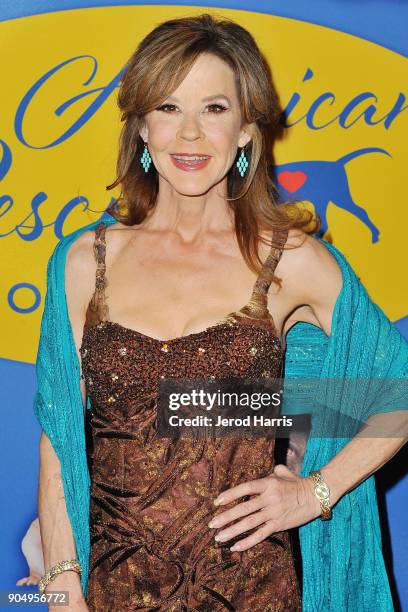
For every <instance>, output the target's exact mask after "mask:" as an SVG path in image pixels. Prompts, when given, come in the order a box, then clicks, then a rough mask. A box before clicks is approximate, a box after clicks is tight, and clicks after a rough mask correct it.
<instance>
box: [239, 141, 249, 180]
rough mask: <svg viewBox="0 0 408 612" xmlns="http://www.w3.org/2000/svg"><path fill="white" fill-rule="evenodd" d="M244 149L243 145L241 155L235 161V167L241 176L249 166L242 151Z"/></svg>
mask: <svg viewBox="0 0 408 612" xmlns="http://www.w3.org/2000/svg"><path fill="white" fill-rule="evenodd" d="M244 149H245V147H242V149H241V155H240V156H239V159H238V161H237V168H238V170H239V173H240V175H241V176H245V173H246V171H247V168H248V166H249V164H248V159H247V157H246V155H245V153H244Z"/></svg>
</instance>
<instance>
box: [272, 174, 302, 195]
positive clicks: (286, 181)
mask: <svg viewBox="0 0 408 612" xmlns="http://www.w3.org/2000/svg"><path fill="white" fill-rule="evenodd" d="M306 180H307V174H305V173H304V172H301V171H300V170H298V171H297V172H291V171H290V170H285V171H284V172H280V173H279V174H278V182H279V183H280V184H281V185H282V187H283V188H284V189H286V191H289V193H294V192H295V191H297V190H298V189H300V188H301V187H302V185H304V184H305V183H306Z"/></svg>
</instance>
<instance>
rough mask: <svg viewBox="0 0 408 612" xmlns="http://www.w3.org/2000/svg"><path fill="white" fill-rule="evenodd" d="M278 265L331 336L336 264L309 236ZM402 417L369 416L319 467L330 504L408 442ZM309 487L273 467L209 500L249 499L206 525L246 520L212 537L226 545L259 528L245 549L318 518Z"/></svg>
mask: <svg viewBox="0 0 408 612" xmlns="http://www.w3.org/2000/svg"><path fill="white" fill-rule="evenodd" d="M284 257H286V261H285V260H284ZM281 261H282V263H283V265H282V266H281V267H280V269H279V271H277V274H278V275H281V277H282V278H283V279H284V283H285V286H284V291H285V297H286V299H287V302H288V303H291V304H293V303H296V304H299V305H305V304H307V305H308V306H309V307H310V308H311V309H312V311H313V316H314V318H315V319H316V321H317V322H318V323H319V325H320V327H321V328H322V329H323V330H324V331H325V332H326V334H327V335H330V332H331V320H332V314H333V309H334V305H335V303H336V300H337V297H338V294H339V291H340V289H341V285H342V277H341V271H340V269H339V267H338V264H337V262H336V261H335V260H334V258H333V256H332V255H331V254H330V253H329V252H328V251H327V249H326V248H325V247H324V246H323V245H321V244H320V243H319V242H318V241H316V240H314V239H313V238H307V239H306V241H305V243H304V245H303V246H302V247H300V248H299V249H295V250H293V251H288V252H286V253H285V254H284V256H282V260H281ZM284 261H285V263H284ZM283 268H285V270H284V269H283ZM289 311H290V310H289ZM294 319H295V317H294ZM407 415H408V412H407V411H398V412H393V413H388V414H377V415H373V416H371V417H370V418H369V419H368V420H367V424H366V427H365V428H364V430H363V431H361V432H360V433H359V434H358V435H356V436H355V437H354V438H353V439H352V440H351V441H350V442H349V443H347V444H346V445H345V446H344V447H343V448H342V449H341V451H339V452H338V453H337V454H336V455H335V456H334V457H333V458H332V459H331V460H330V461H329V462H328V463H327V464H326V465H325V466H322V467H321V473H322V475H323V478H324V479H325V481H326V482H327V484H328V486H329V488H330V501H331V505H332V506H333V505H334V504H335V503H337V501H338V500H339V499H340V498H341V497H342V496H343V495H344V494H345V493H347V492H348V491H350V490H351V489H353V488H354V487H356V486H357V485H358V484H360V483H361V482H363V481H364V480H365V479H366V478H368V477H369V476H370V475H372V474H373V473H374V472H376V471H377V470H378V469H379V468H380V467H381V466H383V465H384V464H385V463H387V461H389V460H390V459H391V458H392V457H393V456H394V455H395V454H396V453H397V452H398V450H399V449H400V448H401V447H402V446H403V445H404V444H405V443H406V442H407V440H408V417H407ZM385 427H386V428H387V437H384V436H383V437H374V436H375V435H377V436H378V432H384V431H385ZM313 489H314V484H313V482H312V480H311V478H310V477H306V478H302V477H299V476H297V475H296V474H293V473H292V472H291V471H290V470H289V469H288V468H287V467H286V466H284V465H277V466H276V467H275V470H274V472H273V474H271V475H270V476H268V477H266V478H262V479H258V480H254V481H250V482H247V483H243V484H242V485H238V486H236V487H233V488H232V489H229V490H227V491H224V492H223V493H221V495H219V496H218V498H217V499H216V500H215V502H214V503H215V504H216V505H217V506H223V505H225V504H229V503H231V502H233V501H235V500H237V499H239V498H240V497H243V496H247V495H250V496H252V497H251V499H250V500H249V501H246V502H243V503H240V504H238V505H236V506H235V507H234V508H231V509H230V510H226V511H224V512H222V513H221V514H218V515H217V516H216V518H214V519H213V520H212V521H211V522H210V523H209V526H210V527H213V528H221V527H224V526H227V525H228V524H229V523H230V522H231V521H234V520H236V519H240V518H242V517H246V518H242V520H241V521H239V522H237V523H236V524H234V525H233V526H230V527H227V528H225V529H223V530H222V531H220V532H219V533H217V535H216V540H217V541H227V540H229V539H231V538H232V537H234V536H237V535H240V534H241V533H244V532H245V531H248V530H250V529H254V528H256V527H259V528H258V529H257V530H256V531H255V532H254V533H252V534H251V535H250V536H248V537H246V538H244V539H242V540H240V541H239V542H237V543H236V544H235V545H234V550H246V549H248V548H250V547H252V546H254V545H255V544H257V543H258V542H261V541H262V540H264V539H265V538H266V537H268V536H269V535H271V534H272V533H274V532H276V531H281V530H286V529H290V528H292V527H296V526H299V525H303V524H305V523H307V522H308V521H310V520H312V519H314V518H316V517H318V516H319V515H320V514H321V508H320V503H319V501H318V499H317V498H316V496H315V495H314V492H313ZM248 515H250V516H248Z"/></svg>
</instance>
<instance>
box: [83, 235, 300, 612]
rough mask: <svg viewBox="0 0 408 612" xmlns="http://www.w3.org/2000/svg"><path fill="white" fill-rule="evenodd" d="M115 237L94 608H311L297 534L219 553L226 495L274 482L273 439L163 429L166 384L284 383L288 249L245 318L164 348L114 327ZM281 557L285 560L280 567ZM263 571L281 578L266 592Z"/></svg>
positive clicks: (86, 368)
mask: <svg viewBox="0 0 408 612" xmlns="http://www.w3.org/2000/svg"><path fill="white" fill-rule="evenodd" d="M105 229H106V226H105V225H104V224H102V223H101V224H100V225H99V226H98V227H97V230H96V237H95V255H96V259H97V262H98V266H97V281H96V288H95V294H94V296H93V298H92V300H91V302H90V304H89V307H88V312H87V319H86V324H85V328H84V335H83V341H82V346H81V349H80V351H81V360H82V373H83V377H84V379H85V383H86V390H87V394H88V395H89V398H90V403H91V411H88V412H90V418H89V429H90V440H89V450H88V452H89V463H90V469H91V482H92V490H91V569H90V577H89V579H90V583H89V584H90V589H91V590H90V597H89V602H88V606H89V607H90V608H89V609H90V610H91V609H95V610H97V609H98V610H102V609H116V610H122V609H123V610H136V609H137V610H169V611H170V610H174V611H181V610H200V611H205V610H208V611H209V610H226V609H228V610H231V609H232V610H235V609H236V610H247V609H248V610H249V609H252V610H253V611H254V612H256V611H257V610H259V611H261V610H262V612H263V611H264V610H268V609H269V610H275V609H276V610H278V609H279V610H297V609H299V610H300V608H298V607H297V606H298V605H299V599H298V597H299V594H298V591H297V585H296V578H295V575H294V572H293V567H292V565H291V564H292V557H291V550H290V545H289V540H288V534H287V532H281V533H279V534H274V536H271V537H270V538H268V539H267V540H266V541H265V542H263V543H260V544H259V545H257V546H256V547H254V548H253V549H252V550H251V551H248V552H246V553H239V552H231V551H230V550H229V547H230V546H232V544H233V542H234V541H235V540H234V539H233V540H230V541H229V542H228V543H225V544H222V543H217V542H215V541H214V531H212V530H210V529H209V528H208V526H207V523H208V522H209V520H210V519H211V518H212V517H213V516H214V514H215V512H214V506H213V503H212V500H213V499H214V498H215V497H216V496H217V495H218V494H219V493H220V492H221V491H223V490H225V489H227V488H230V487H232V486H234V485H236V484H239V483H241V482H245V481H247V480H252V479H256V478H261V477H263V476H267V475H268V474H270V473H271V472H272V470H273V467H274V457H273V451H274V440H273V438H270V437H268V438H266V437H265V438H264V437H260V438H256V439H253V438H252V439H246V438H243V439H242V438H241V439H237V438H235V437H231V438H219V439H207V440H206V439H200V440H191V439H190V438H180V439H177V440H174V439H169V438H162V437H159V436H158V435H157V427H156V424H157V395H158V385H159V382H160V379H161V378H162V379H163V378H171V377H177V378H179V379H183V378H189V379H191V378H205V379H208V378H211V377H213V378H227V377H235V376H246V377H253V378H262V377H269V378H274V377H279V376H280V374H281V371H282V367H283V348H282V344H281V341H280V339H279V337H278V335H277V333H276V329H275V326H274V323H273V320H272V317H271V316H270V314H269V312H268V311H267V306H266V304H267V302H266V293H267V288H268V287H269V284H270V282H271V275H272V273H273V269H274V268H275V266H276V264H277V261H278V259H279V257H280V253H281V251H280V250H278V249H273V250H272V251H271V254H270V256H269V258H268V259H267V261H266V262H265V264H264V268H263V270H262V273H261V274H260V276H259V277H258V279H257V282H256V284H255V287H254V292H253V295H252V298H251V300H250V302H249V303H248V304H247V305H246V306H245V307H244V308H243V309H241V310H240V311H238V312H236V313H230V314H229V315H227V316H226V317H225V318H224V319H223V320H222V321H219V322H218V323H217V324H215V325H213V326H210V327H208V328H207V329H205V330H203V331H201V332H197V333H193V334H189V335H187V336H183V337H179V338H175V339H173V340H168V341H166V342H164V341H161V340H157V339H155V338H151V337H149V336H147V335H145V334H142V333H140V332H138V331H136V330H132V329H129V328H126V327H124V326H122V325H120V324H119V323H117V322H113V321H110V320H109V310H108V307H107V304H106V299H105V293H104V290H105V287H106V284H107V283H106V277H105V263H104V261H105ZM284 240H285V237H284V236H282V244H283V243H284ZM241 538H242V536H240V537H239V538H237V539H241ZM271 547H272V548H271ZM269 549H270V550H271V551H272V550H273V551H275V553H274V554H270V555H269V559H268V558H266V557H265V555H267V554H268V550H269ZM276 549H278V550H279V551H280V552H279V555H278V557H277V555H276ZM251 568H252V569H251ZM255 568H258V569H257V571H261V574H262V572H264V573H265V575H267V574H270V581H269V583H268V584H266V585H265V588H263V589H262V590H261V592H255V591H257V588H256V580H255V579H254V577H253V576H254V570H255ZM288 568H289V569H290V568H291V570H290V571H291V572H292V574H291V581H289V583H290V588H289V590H288V589H287V585H286V590H285V589H283V593H282V597H283V598H284V599H285V598H286V599H287V601H288V602H289V601H290V604H289V603H288V605H287V607H280V608H278V607H276V608H275V607H267V606H268V605H269V604H268V602H269V601H270V600H271V597H272V592H273V597H276V592H278V591H279V589H281V588H282V587H281V585H280V583H279V578H278V577H279V575H282V572H286V573H287V572H288ZM115 570H117V571H120V572H121V573H120V574H119V575H120V578H119V577H118V575H117V574H115V575H116V581H118V580H119V579H120V580H123V581H124V583H126V584H127V587H126V588H125V589H124V591H123V593H122V595H121V597H122V598H123V599H122V600H121V604H120V605H121V606H122V607H120V606H119V607H118V606H117V603H118V601H117V599H111V598H113V595H110V594H109V588H108V589H107V587H106V585H107V584H108V586H109V584H110V583H109V580H114V578H113V576H114V573H115ZM98 572H99V573H98ZM98 576H99V578H98ZM132 576H133V578H132ZM251 576H252V578H251ZM251 580H252V584H253V587H254V588H253V593H252V594H251V589H250V588H249V590H248V588H246V589H245V592H241V587H238V584H240V583H241V584H246V585H247V587H248V585H249V584H251ZM254 580H255V582H254ZM101 582H103V585H102V584H101ZM130 583H131V584H132V585H133V586H132V587H130V589H129V588H128V587H129V584H130ZM289 583H288V584H289ZM285 584H286V583H285ZM111 586H112V589H113V590H114V589H115V585H114V583H112V585H111ZM116 591H117V584H116ZM116 597H117V596H116ZM244 603H245V606H249V607H243V606H244ZM228 605H229V606H230V607H228ZM240 605H241V607H239V606H240ZM92 606H94V608H92ZM98 606H99V607H98ZM102 606H105V608H103V607H102ZM110 606H112V607H110Z"/></svg>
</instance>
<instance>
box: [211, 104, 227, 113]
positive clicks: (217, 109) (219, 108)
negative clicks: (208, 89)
mask: <svg viewBox="0 0 408 612" xmlns="http://www.w3.org/2000/svg"><path fill="white" fill-rule="evenodd" d="M207 108H209V109H211V110H210V112H211V113H216V114H218V113H223V112H224V111H226V110H228V109H227V107H226V106H224V105H223V104H209V105H208V106H207Z"/></svg>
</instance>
